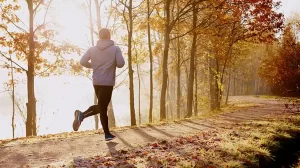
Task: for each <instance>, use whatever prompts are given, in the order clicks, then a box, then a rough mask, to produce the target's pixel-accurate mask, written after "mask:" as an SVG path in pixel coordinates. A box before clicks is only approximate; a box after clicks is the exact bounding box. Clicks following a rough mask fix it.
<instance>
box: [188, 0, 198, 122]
mask: <svg viewBox="0 0 300 168" xmlns="http://www.w3.org/2000/svg"><path fill="white" fill-rule="evenodd" d="M196 27H197V9H196V1H194V2H193V29H195V28H196ZM196 52H197V32H196V31H194V32H193V42H192V48H191V60H190V74H189V82H188V96H187V116H186V117H192V115H193V97H194V75H195V56H196Z"/></svg>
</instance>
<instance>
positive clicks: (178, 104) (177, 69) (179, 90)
mask: <svg viewBox="0 0 300 168" xmlns="http://www.w3.org/2000/svg"><path fill="white" fill-rule="evenodd" d="M177 11H179V2H178V0H177ZM178 30H179V25H178ZM180 52H181V50H180V38H177V67H176V73H177V119H180V118H181V114H180V111H181V83H180V80H181V77H180V76H181V71H180V61H181V59H180V57H181V55H180Z"/></svg>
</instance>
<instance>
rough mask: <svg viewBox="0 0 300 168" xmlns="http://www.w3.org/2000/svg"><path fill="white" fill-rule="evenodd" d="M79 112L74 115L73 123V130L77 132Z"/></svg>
mask: <svg viewBox="0 0 300 168" xmlns="http://www.w3.org/2000/svg"><path fill="white" fill-rule="evenodd" d="M79 113H80V111H78V110H76V111H75V113H74V116H75V119H74V121H73V130H74V131H78V129H79V126H80V121H79V120H78V116H79Z"/></svg>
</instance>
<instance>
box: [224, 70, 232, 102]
mask: <svg viewBox="0 0 300 168" xmlns="http://www.w3.org/2000/svg"><path fill="white" fill-rule="evenodd" d="M230 84H231V70H230V71H229V74H228V86H227V95H226V101H225V105H227V104H228V97H229V93H230Z"/></svg>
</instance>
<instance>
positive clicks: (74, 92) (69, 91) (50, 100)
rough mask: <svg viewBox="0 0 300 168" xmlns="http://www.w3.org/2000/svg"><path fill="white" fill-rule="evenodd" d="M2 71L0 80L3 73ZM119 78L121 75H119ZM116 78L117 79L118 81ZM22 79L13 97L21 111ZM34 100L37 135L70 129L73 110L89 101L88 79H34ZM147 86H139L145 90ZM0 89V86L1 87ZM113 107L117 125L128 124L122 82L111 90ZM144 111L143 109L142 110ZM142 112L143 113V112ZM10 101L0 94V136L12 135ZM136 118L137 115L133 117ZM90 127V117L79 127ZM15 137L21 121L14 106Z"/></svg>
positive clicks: (23, 101) (21, 128)
mask: <svg viewBox="0 0 300 168" xmlns="http://www.w3.org/2000/svg"><path fill="white" fill-rule="evenodd" d="M1 74H2V78H1V82H2V80H3V79H4V78H7V77H6V76H5V77H3V76H4V75H5V74H4V73H1ZM120 78H122V77H120ZM120 78H118V80H117V81H119V80H121V79H120ZM25 82H26V80H25V79H24V84H22V83H19V84H17V86H16V94H17V97H16V99H17V100H18V102H19V103H20V106H21V108H22V110H24V111H26V108H25V107H26V105H25V104H26V101H27V95H26V89H27V87H26V83H25ZM35 86H36V87H35V88H36V99H37V126H38V134H39V135H43V134H54V133H60V132H71V131H72V123H73V119H74V117H73V116H74V111H75V110H76V109H79V110H86V109H87V108H88V106H90V105H92V104H93V100H94V97H93V93H94V90H93V86H92V82H91V81H90V80H89V79H88V78H86V77H79V76H76V77H74V76H55V77H47V78H37V79H36V85H35ZM146 87H147V86H145V85H144V86H143V87H142V88H143V90H145V88H146ZM2 89H3V88H2V87H1V90H2ZM141 98H142V99H143V100H142V103H143V104H144V106H143V107H146V106H147V105H146V104H148V101H146V96H145V95H144V96H143V97H141ZM112 103H113V108H114V112H115V118H116V124H117V126H126V125H129V124H130V113H129V89H128V85H127V84H126V82H125V83H124V85H122V86H120V87H118V88H117V89H115V90H114V92H113V97H112ZM143 110H146V109H143ZM143 114H144V113H143ZM11 117H12V101H11V96H10V95H9V93H8V92H2V93H0V127H1V129H0V130H1V132H0V139H7V138H12V128H11ZM137 119H138V117H137ZM93 128H94V117H90V118H88V119H86V120H85V121H84V122H83V124H82V125H81V127H80V130H81V131H83V130H91V129H93ZM15 134H16V137H22V136H25V124H24V121H23V120H22V118H21V117H20V115H19V112H18V108H16V133H15Z"/></svg>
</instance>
